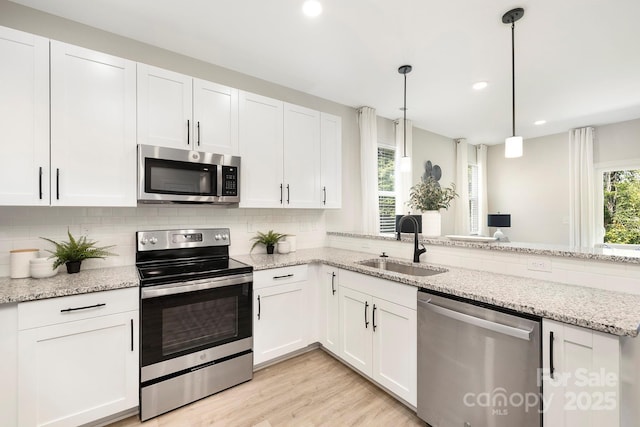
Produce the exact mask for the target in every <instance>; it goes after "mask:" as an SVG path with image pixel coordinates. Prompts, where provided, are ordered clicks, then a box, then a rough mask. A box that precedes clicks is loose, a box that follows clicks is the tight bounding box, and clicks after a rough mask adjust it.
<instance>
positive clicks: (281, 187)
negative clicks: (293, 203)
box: [280, 184, 282, 204]
mask: <svg viewBox="0 0 640 427" xmlns="http://www.w3.org/2000/svg"><path fill="white" fill-rule="evenodd" d="M280 204H282V184H280Z"/></svg>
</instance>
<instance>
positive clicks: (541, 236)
mask: <svg viewBox="0 0 640 427" xmlns="http://www.w3.org/2000/svg"><path fill="white" fill-rule="evenodd" d="M568 144H569V139H568V133H567V134H564V133H563V134H557V135H551V136H547V137H541V138H533V139H527V140H525V142H524V155H523V156H522V157H519V158H515V159H505V157H504V144H499V145H492V146H489V150H488V154H487V165H488V166H487V181H488V192H487V195H488V203H489V213H498V212H500V213H506V214H511V228H508V229H503V230H502V232H503V233H505V234H506V235H507V236H508V237H509V238H510V239H511V241H514V242H536V243H538V242H539V243H553V244H556V243H557V244H565V245H568V244H569V145H568ZM494 231H495V229H490V232H491V233H493V232H494Z"/></svg>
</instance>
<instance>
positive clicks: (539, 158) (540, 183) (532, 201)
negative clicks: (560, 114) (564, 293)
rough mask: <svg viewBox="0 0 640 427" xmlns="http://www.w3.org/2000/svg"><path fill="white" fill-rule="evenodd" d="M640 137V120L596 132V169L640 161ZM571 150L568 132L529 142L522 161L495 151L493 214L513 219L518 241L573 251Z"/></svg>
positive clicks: (491, 155)
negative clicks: (605, 165) (600, 165)
mask: <svg viewBox="0 0 640 427" xmlns="http://www.w3.org/2000/svg"><path fill="white" fill-rule="evenodd" d="M639 137H640V119H636V120H630V121H626V122H620V123H612V124H607V125H602V126H595V141H594V145H593V161H594V164H596V165H598V164H602V163H616V162H626V161H629V160H640V139H639ZM568 144H569V133H568V131H567V132H566V133H560V134H555V135H549V136H544V137H540V138H532V139H527V140H525V141H524V155H523V156H522V157H520V158H516V159H505V158H504V144H499V145H491V146H489V150H488V156H487V157H488V160H487V163H488V173H487V180H488V188H489V190H488V197H489V212H490V213H496V212H502V213H510V214H511V228H509V229H505V230H502V231H503V232H505V234H507V235H508V236H509V237H510V238H511V240H512V241H517V242H533V243H551V244H562V245H569V145H568ZM596 179H598V178H596ZM492 232H493V230H492Z"/></svg>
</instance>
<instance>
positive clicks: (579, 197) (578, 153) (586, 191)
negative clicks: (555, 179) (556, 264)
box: [569, 127, 596, 248]
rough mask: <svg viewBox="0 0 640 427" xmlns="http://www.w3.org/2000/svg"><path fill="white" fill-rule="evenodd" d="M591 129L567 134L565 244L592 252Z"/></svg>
mask: <svg viewBox="0 0 640 427" xmlns="http://www.w3.org/2000/svg"><path fill="white" fill-rule="evenodd" d="M593 138H594V129H593V128H592V127H586V128H580V129H572V130H570V131H569V150H570V158H569V167H570V171H571V176H570V178H569V182H570V185H571V188H570V191H569V194H570V196H569V197H570V200H569V204H570V207H569V218H570V219H569V233H570V235H569V242H570V244H571V246H572V247H574V248H592V247H593V246H594V245H595V243H596V212H595V200H594V199H595V197H594V191H595V187H594V170H593Z"/></svg>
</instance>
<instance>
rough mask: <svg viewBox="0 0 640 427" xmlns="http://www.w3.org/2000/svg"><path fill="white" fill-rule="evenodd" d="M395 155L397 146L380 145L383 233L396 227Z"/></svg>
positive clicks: (379, 203)
mask: <svg viewBox="0 0 640 427" xmlns="http://www.w3.org/2000/svg"><path fill="white" fill-rule="evenodd" d="M395 157H396V150H395V148H393V147H386V146H382V145H380V146H378V207H379V209H380V232H381V233H393V232H394V231H395V227H396V222H395V219H396V192H395V173H396V161H395Z"/></svg>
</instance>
